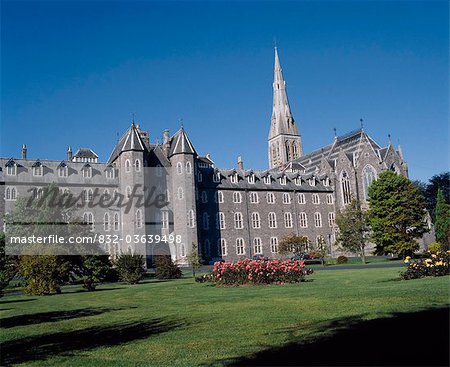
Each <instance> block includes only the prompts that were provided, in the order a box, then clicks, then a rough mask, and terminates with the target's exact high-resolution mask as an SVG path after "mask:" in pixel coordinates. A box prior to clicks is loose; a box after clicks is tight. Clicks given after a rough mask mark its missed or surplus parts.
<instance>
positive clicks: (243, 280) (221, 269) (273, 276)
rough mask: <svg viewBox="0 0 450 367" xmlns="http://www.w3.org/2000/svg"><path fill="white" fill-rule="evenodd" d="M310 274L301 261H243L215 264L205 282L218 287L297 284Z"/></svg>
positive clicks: (309, 270) (310, 271)
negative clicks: (211, 282) (218, 285)
mask: <svg viewBox="0 0 450 367" xmlns="http://www.w3.org/2000/svg"><path fill="white" fill-rule="evenodd" d="M311 273H312V270H311V269H305V265H304V262H303V261H301V260H294V261H292V260H285V261H280V260H277V259H275V260H249V259H244V260H240V261H238V262H237V263H228V262H216V263H215V264H214V268H213V272H212V274H211V275H210V276H209V278H207V280H210V281H213V282H215V283H216V284H220V285H242V284H271V283H276V284H282V283H297V282H302V281H304V278H305V276H306V275H308V274H311Z"/></svg>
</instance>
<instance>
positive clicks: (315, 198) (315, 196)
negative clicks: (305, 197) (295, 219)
mask: <svg viewBox="0 0 450 367" xmlns="http://www.w3.org/2000/svg"><path fill="white" fill-rule="evenodd" d="M312 202H313V204H316V205H318V204H320V197H319V194H313V195H312Z"/></svg>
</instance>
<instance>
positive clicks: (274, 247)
mask: <svg viewBox="0 0 450 367" xmlns="http://www.w3.org/2000/svg"><path fill="white" fill-rule="evenodd" d="M270 252H271V253H272V254H276V253H277V252H278V238H277V237H270Z"/></svg>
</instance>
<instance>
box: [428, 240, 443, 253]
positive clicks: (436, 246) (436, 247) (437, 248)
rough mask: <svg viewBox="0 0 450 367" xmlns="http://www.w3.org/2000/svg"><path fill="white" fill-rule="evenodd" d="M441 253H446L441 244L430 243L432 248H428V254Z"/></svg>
mask: <svg viewBox="0 0 450 367" xmlns="http://www.w3.org/2000/svg"><path fill="white" fill-rule="evenodd" d="M440 251H444V247H443V246H442V245H441V244H440V243H439V242H433V243H430V246H428V252H431V253H433V254H435V253H436V252H440Z"/></svg>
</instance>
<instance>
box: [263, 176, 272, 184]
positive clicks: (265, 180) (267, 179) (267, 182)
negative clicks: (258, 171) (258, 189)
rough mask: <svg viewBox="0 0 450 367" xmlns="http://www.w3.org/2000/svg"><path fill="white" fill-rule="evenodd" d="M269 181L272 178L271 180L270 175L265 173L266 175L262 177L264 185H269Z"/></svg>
mask: <svg viewBox="0 0 450 367" xmlns="http://www.w3.org/2000/svg"><path fill="white" fill-rule="evenodd" d="M271 182H272V180H271V178H270V175H267V176H266V177H264V183H265V184H266V185H270V184H271Z"/></svg>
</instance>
